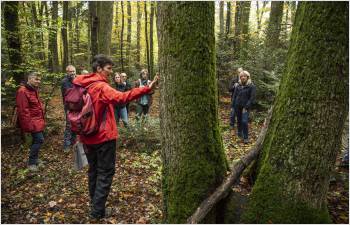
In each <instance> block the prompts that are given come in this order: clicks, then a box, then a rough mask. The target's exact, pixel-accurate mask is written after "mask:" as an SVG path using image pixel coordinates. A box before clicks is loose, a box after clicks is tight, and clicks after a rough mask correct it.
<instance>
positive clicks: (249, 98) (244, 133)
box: [233, 70, 256, 144]
mask: <svg viewBox="0 0 350 225" xmlns="http://www.w3.org/2000/svg"><path fill="white" fill-rule="evenodd" d="M238 83H239V85H238V87H236V88H235V92H234V94H233V104H234V106H235V108H236V114H237V135H238V137H240V138H241V139H243V140H244V143H245V144H248V143H249V139H248V120H249V111H250V110H251V107H252V104H253V103H254V102H255V93H256V88H255V85H254V84H253V83H252V80H251V76H250V73H249V72H248V71H245V70H244V71H242V72H240V74H239V80H238Z"/></svg>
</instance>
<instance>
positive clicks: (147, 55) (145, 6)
mask: <svg viewBox="0 0 350 225" xmlns="http://www.w3.org/2000/svg"><path fill="white" fill-rule="evenodd" d="M144 10H145V39H146V57H147V69H148V72H149V71H150V70H151V68H150V61H149V44H148V31H147V27H148V19H147V2H144Z"/></svg>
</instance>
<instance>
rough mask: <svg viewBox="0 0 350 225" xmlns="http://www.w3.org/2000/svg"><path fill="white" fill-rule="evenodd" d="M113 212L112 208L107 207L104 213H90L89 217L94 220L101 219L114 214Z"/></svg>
mask: <svg viewBox="0 0 350 225" xmlns="http://www.w3.org/2000/svg"><path fill="white" fill-rule="evenodd" d="M91 209H92V208H91ZM112 213H113V209H112V208H106V209H105V214H104V215H96V214H93V213H90V215H89V217H90V219H93V220H100V219H103V218H108V217H110V216H112Z"/></svg>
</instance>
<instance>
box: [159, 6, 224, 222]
mask: <svg viewBox="0 0 350 225" xmlns="http://www.w3.org/2000/svg"><path fill="white" fill-rule="evenodd" d="M214 4H215V3H214V2H159V3H158V9H157V12H158V26H159V27H158V30H160V31H162V32H159V42H158V43H159V55H160V60H159V63H160V74H161V79H162V80H161V98H160V101H161V104H160V106H161V115H160V117H161V130H162V159H163V180H162V188H163V201H164V212H163V215H164V217H165V222H166V223H184V222H186V219H187V218H188V217H189V216H190V215H191V214H192V213H193V212H194V210H195V209H196V208H197V206H198V205H199V203H200V202H201V201H202V200H203V199H204V198H205V197H206V196H207V195H208V194H209V193H210V192H212V191H213V190H214V189H215V187H216V186H217V185H218V184H219V183H221V181H222V179H223V177H224V175H225V172H226V168H227V167H226V160H225V156H224V152H223V146H222V140H221V136H220V131H219V127H218V113H217V106H218V102H217V86H216V78H215V77H216V75H215V35H214ZM179 87H180V88H179ZM201 105H202V106H203V105H204V106H205V107H199V106H201ZM180 115H181V116H180ZM215 216H216V213H215V210H213V211H212V212H211V213H210V215H208V217H207V218H206V220H205V222H209V223H215V222H216V220H215Z"/></svg>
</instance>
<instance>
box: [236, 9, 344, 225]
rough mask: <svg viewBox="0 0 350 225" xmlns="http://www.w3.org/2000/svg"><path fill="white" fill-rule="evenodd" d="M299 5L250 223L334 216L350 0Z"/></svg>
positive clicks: (247, 217)
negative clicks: (330, 201)
mask: <svg viewBox="0 0 350 225" xmlns="http://www.w3.org/2000/svg"><path fill="white" fill-rule="evenodd" d="M299 4H300V5H299V6H298V9H297V12H296V21H295V24H294V27H293V31H292V36H291V44H290V47H289V52H288V59H287V62H286V67H285V70H284V74H283V77H282V81H281V84H280V88H279V92H278V95H277V97H276V101H275V106H274V111H273V117H272V119H271V124H270V126H269V129H268V131H267V135H266V138H265V141H264V144H263V150H262V155H261V165H260V166H259V168H260V169H259V173H258V177H257V180H256V182H255V185H254V187H253V190H252V193H251V195H250V200H249V203H248V207H247V211H246V212H245V214H244V215H243V218H244V219H243V222H244V223H331V221H330V218H329V213H328V210H327V206H326V195H327V191H328V187H329V178H330V172H331V171H332V169H333V168H334V164H335V160H336V155H337V152H338V151H339V148H340V144H341V133H342V128H343V125H344V122H345V119H346V116H347V112H348V101H349V100H348V94H347V93H348V90H349V89H348V88H349V86H348V82H349V76H348V72H349V68H348V66H349V65H348V60H349V57H348V53H349V42H348V40H349V31H348V28H349V22H348V21H349V15H348V6H349V5H348V2H341V3H340V2H300V3H299ZM330 18H331V19H330ZM325 84H326V85H325Z"/></svg>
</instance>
